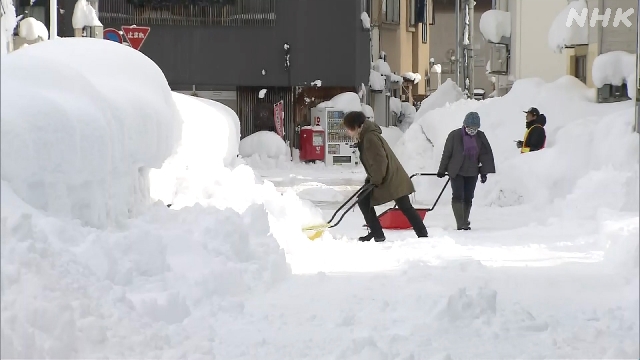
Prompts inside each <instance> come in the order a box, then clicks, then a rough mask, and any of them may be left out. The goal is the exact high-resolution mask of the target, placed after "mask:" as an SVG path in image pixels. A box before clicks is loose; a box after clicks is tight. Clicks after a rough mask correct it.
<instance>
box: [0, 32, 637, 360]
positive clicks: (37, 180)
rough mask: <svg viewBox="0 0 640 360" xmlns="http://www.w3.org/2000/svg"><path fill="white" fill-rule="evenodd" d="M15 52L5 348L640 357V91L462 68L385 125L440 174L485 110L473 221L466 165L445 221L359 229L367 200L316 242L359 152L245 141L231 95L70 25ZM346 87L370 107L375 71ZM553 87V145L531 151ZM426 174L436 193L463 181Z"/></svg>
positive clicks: (162, 354)
mask: <svg viewBox="0 0 640 360" xmlns="http://www.w3.org/2000/svg"><path fill="white" fill-rule="evenodd" d="M78 54H82V56H83V59H84V60H85V61H82V62H73V61H71V59H74V58H75V57H77V56H78ZM107 63H108V64H110V66H106V65H104V64H107ZM100 64H102V65H104V66H98V65H100ZM125 65H127V66H125ZM1 66H2V77H1V80H2V91H1V93H0V94H1V97H2V108H1V112H2V114H1V115H2V117H1V120H2V132H1V134H0V135H1V141H0V144H1V152H0V154H1V156H2V161H1V164H2V182H1V185H2V189H1V192H2V196H1V197H0V200H1V209H0V210H1V231H2V242H1V249H0V255H1V266H2V269H1V272H0V280H1V283H0V285H1V288H0V289H1V296H2V303H1V310H2V311H1V320H0V321H1V324H2V327H1V332H0V337H1V338H0V341H1V342H2V347H1V351H2V356H1V357H2V358H3V359H17V358H20V359H27V358H29V359H45V358H46V359H103V358H109V359H134V358H145V359H208V360H209V359H224V360H250V359H261V360H287V359H291V360H294V359H295V360H300V359H322V360H324V359H340V360H357V359H360V360H422V359H425V360H427V359H429V360H431V359H433V360H461V359H587V358H589V359H638V358H640V344H639V342H638V339H639V337H640V327H639V324H638V322H639V321H638V319H639V318H640V296H639V292H640V289H639V279H640V278H639V274H638V271H639V257H640V255H639V248H640V246H639V241H638V239H639V236H640V233H639V222H640V217H639V213H640V204H639V201H638V199H639V196H640V195H639V190H640V167H639V158H640V142H639V141H638V133H636V132H635V131H634V120H635V118H634V107H635V104H634V102H633V101H621V102H615V103H598V102H596V101H595V90H594V89H591V88H588V87H587V86H586V85H585V84H583V83H582V82H580V81H579V80H578V79H576V78H575V77H571V76H564V77H561V78H559V79H558V80H556V81H554V82H545V81H543V80H541V79H538V78H529V79H522V80H518V81H516V82H515V83H514V85H513V88H512V89H511V90H510V91H509V92H508V93H507V94H506V95H504V96H501V97H496V98H491V99H486V100H481V101H478V100H473V99H465V98H463V96H462V91H461V90H460V88H458V87H457V85H455V84H453V83H452V82H451V81H447V82H446V83H445V84H443V85H442V86H441V87H440V88H439V89H438V90H437V91H435V92H434V94H432V95H431V96H430V97H429V98H427V99H426V100H425V101H424V102H423V103H422V106H421V107H420V109H419V110H418V111H417V112H416V113H415V115H413V116H414V117H413V119H411V122H409V121H407V122H405V128H404V129H399V128H396V127H385V128H384V129H382V130H381V136H382V137H383V138H384V139H385V141H382V140H380V142H381V143H388V144H389V148H390V149H393V151H392V152H393V153H395V154H396V155H397V158H398V160H397V161H398V162H400V163H401V165H402V167H403V168H405V169H406V171H407V172H408V173H409V174H413V173H434V172H436V171H437V169H438V165H439V163H440V158H441V155H442V153H443V149H444V147H445V141H446V139H447V136H448V134H449V133H450V132H452V131H454V130H456V129H460V127H461V126H462V121H463V119H464V118H465V116H466V115H467V114H468V113H470V112H477V114H478V117H479V118H481V121H482V123H481V124H482V125H481V129H482V131H483V132H484V133H485V134H486V136H487V138H488V139H490V141H491V147H492V149H493V150H492V151H493V154H494V157H495V162H496V169H497V170H496V172H495V174H494V173H491V174H489V175H488V180H487V181H486V183H484V182H482V183H480V182H479V183H478V185H477V189H476V192H475V197H474V198H473V210H472V212H471V217H470V222H471V230H470V231H458V230H457V229H456V222H455V220H454V216H453V212H452V196H453V195H452V190H451V187H449V186H448V187H446V188H445V190H444V193H443V194H442V197H441V198H440V200H439V202H438V203H437V206H436V207H435V208H434V209H433V211H431V212H429V213H427V215H426V217H425V219H424V222H425V224H426V226H427V229H428V231H429V237H428V238H417V237H416V235H415V233H414V232H413V231H412V230H408V231H406V230H389V229H386V230H385V235H386V241H384V242H374V241H370V242H359V241H358V237H360V236H362V235H365V234H366V229H365V228H363V224H364V220H363V216H362V214H361V212H360V210H358V208H357V207H356V208H355V210H353V211H350V212H349V213H348V214H347V215H346V217H345V218H344V220H343V221H342V222H341V223H340V224H339V225H338V226H336V227H335V228H331V229H329V230H327V231H326V232H324V234H323V235H322V237H320V238H318V239H316V240H314V241H311V240H309V238H307V236H306V234H305V232H304V231H303V229H304V227H305V226H310V225H317V224H322V223H323V222H325V221H327V220H328V219H329V218H330V217H331V215H332V214H333V213H334V211H335V210H336V209H337V208H338V207H339V206H340V205H341V204H342V203H343V202H344V201H345V200H347V199H348V198H349V197H350V196H351V194H353V193H354V192H355V191H356V190H358V189H359V188H360V186H361V185H362V184H363V182H364V180H365V176H366V173H365V171H364V169H363V167H362V166H361V165H344V166H338V165H335V166H328V165H325V164H323V163H317V164H305V163H301V162H300V161H298V158H297V156H296V155H297V154H296V152H295V150H294V151H293V154H292V153H291V152H292V151H291V149H290V147H289V146H288V145H287V144H286V143H285V141H284V140H283V139H282V137H280V136H278V135H277V134H276V133H274V132H269V131H259V132H256V133H255V134H252V135H250V136H247V137H244V138H242V139H241V136H240V134H241V131H240V126H241V122H240V120H239V117H238V115H236V113H234V111H233V110H231V109H230V108H229V107H227V106H225V105H223V104H221V103H219V102H215V101H212V100H207V99H204V98H197V97H194V96H188V95H184V94H181V93H177V92H174V91H172V90H171V88H170V87H169V85H168V83H167V81H166V78H165V77H164V75H163V72H162V71H161V70H160V68H159V67H158V66H157V65H156V64H155V63H154V62H153V61H152V60H151V59H149V58H148V57H146V56H145V55H144V54H142V53H140V52H138V51H136V50H133V49H131V48H128V47H125V46H122V45H120V44H117V43H114V42H110V41H104V40H102V39H87V38H62V39H56V40H55V41H47V42H43V43H38V44H36V45H33V46H29V47H26V48H22V49H19V50H17V51H14V52H12V53H10V54H7V55H3V57H2V62H1ZM97 66H98V67H99V68H100V69H101V70H100V71H99V72H96V71H95V69H96V67H97ZM27 95H28V96H27ZM352 100H353V101H352ZM330 103H331V104H332V106H333V107H336V108H340V107H349V108H351V109H362V110H363V113H364V112H367V111H368V110H367V107H366V106H364V105H363V104H361V103H360V98H359V97H358V95H357V94H356V93H353V92H347V93H342V94H339V95H337V96H336V97H334V98H333V99H332V100H331V101H330ZM321 105H322V104H321ZM325 105H326V104H325ZM531 106H536V107H538V108H540V109H541V110H542V111H543V112H544V114H545V115H546V118H547V119H548V122H547V125H546V126H545V131H546V134H547V135H546V136H547V137H546V146H545V148H544V149H542V150H539V151H535V152H531V153H520V150H519V149H518V148H516V146H515V143H514V140H517V139H521V138H522V134H523V132H524V131H525V120H524V114H523V112H524V111H523V110H526V109H528V108H530V107H531ZM363 121H364V122H365V123H366V124H370V123H369V122H368V121H375V119H374V118H373V117H370V118H369V119H368V120H366V121H365V120H364V117H363ZM461 141H462V140H461ZM388 152H389V153H391V151H388ZM483 166H484V165H483ZM443 176H444V175H443ZM413 184H414V186H415V188H416V192H415V194H413V195H412V196H411V199H412V201H413V204H414V206H416V207H417V208H428V207H431V206H432V205H433V204H434V201H435V199H436V198H437V196H438V194H439V193H440V191H441V189H442V188H443V186H444V184H445V179H440V178H436V177H434V176H419V177H416V178H414V179H413ZM167 205H170V207H169V206H167ZM390 206H392V204H385V205H383V206H380V207H378V208H377V211H378V214H380V213H381V212H382V211H383V210H385V209H386V208H388V207H390Z"/></svg>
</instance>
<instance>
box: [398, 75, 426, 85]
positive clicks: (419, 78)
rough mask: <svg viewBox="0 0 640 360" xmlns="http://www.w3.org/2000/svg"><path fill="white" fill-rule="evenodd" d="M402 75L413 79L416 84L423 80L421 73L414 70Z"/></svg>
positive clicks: (410, 79)
mask: <svg viewBox="0 0 640 360" xmlns="http://www.w3.org/2000/svg"><path fill="white" fill-rule="evenodd" d="M402 77H403V78H405V79H407V80H409V81H413V83H414V84H417V83H419V82H420V80H422V76H420V74H418V73H412V72H407V73H404V74H402Z"/></svg>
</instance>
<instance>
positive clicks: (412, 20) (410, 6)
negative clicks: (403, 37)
mask: <svg viewBox="0 0 640 360" xmlns="http://www.w3.org/2000/svg"><path fill="white" fill-rule="evenodd" d="M407 16H408V17H409V19H408V21H407V24H409V26H410V27H414V26H416V0H407Z"/></svg>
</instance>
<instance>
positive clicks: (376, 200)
mask: <svg viewBox="0 0 640 360" xmlns="http://www.w3.org/2000/svg"><path fill="white" fill-rule="evenodd" d="M358 151H360V162H361V163H362V165H363V166H364V170H365V171H366V172H367V180H366V181H367V182H369V183H371V184H373V185H375V188H374V189H373V192H372V194H371V206H378V205H382V204H384V203H388V202H389V201H392V200H395V199H398V198H401V197H403V196H405V195H409V194H411V193H413V192H414V191H415V188H414V187H413V182H412V181H411V179H410V178H409V175H408V174H407V172H406V171H405V170H404V168H403V167H402V164H400V161H399V160H398V158H397V157H396V155H395V154H394V153H393V151H392V150H391V147H389V144H387V142H386V141H385V139H384V138H383V137H382V129H380V126H378V125H377V124H376V123H374V122H372V121H365V123H364V124H363V125H362V129H361V131H360V136H359V141H358Z"/></svg>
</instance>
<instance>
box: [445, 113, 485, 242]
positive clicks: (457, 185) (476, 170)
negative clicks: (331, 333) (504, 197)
mask: <svg viewBox="0 0 640 360" xmlns="http://www.w3.org/2000/svg"><path fill="white" fill-rule="evenodd" d="M479 129H480V115H479V114H478V113H477V112H475V111H472V112H470V113H468V114H467V115H466V116H465V117H464V121H463V123H462V128H460V129H455V130H453V131H452V132H451V133H449V136H447V141H446V142H445V144H444V151H443V152H442V158H441V160H440V167H439V168H438V174H437V175H438V177H439V178H443V177H445V173H446V174H448V175H449V178H450V179H451V192H452V196H451V208H452V209H453V216H454V217H455V219H456V225H457V229H458V230H471V222H470V221H469V215H470V214H471V205H472V200H473V196H474V193H475V190H476V184H477V182H478V175H480V182H481V183H483V184H484V183H485V182H486V181H487V174H494V173H495V172H496V166H495V162H494V159H493V151H492V150H491V145H490V144H489V140H487V137H486V135H485V134H484V132H482V131H480V130H479Z"/></svg>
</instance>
